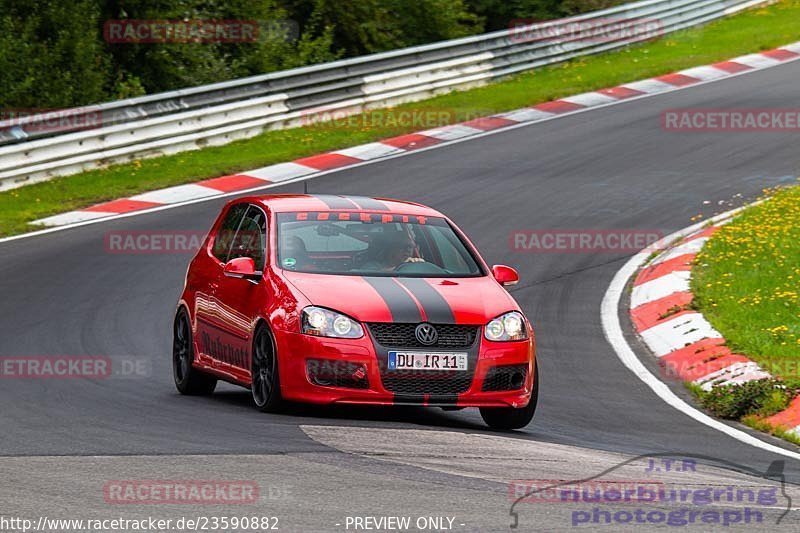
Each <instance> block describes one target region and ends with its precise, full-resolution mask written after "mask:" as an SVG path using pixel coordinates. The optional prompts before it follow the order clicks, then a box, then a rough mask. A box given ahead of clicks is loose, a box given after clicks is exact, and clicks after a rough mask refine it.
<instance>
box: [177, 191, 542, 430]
mask: <svg viewBox="0 0 800 533" xmlns="http://www.w3.org/2000/svg"><path fill="white" fill-rule="evenodd" d="M517 281H518V276H517V273H516V272H515V271H514V270H513V269H512V268H510V267H507V266H502V265H497V266H494V267H492V268H491V269H490V268H489V267H487V265H486V263H484V262H483V260H482V259H481V257H480V256H479V255H478V252H477V251H476V250H475V248H474V247H473V246H472V244H471V243H470V242H469V240H468V239H467V238H466V236H465V235H464V234H463V233H462V232H461V231H460V230H459V229H458V228H457V227H456V226H455V225H454V224H453V223H452V222H451V221H450V220H448V219H447V217H445V216H444V215H442V214H441V213H439V212H437V211H435V210H433V209H431V208H429V207H425V206H422V205H420V204H415V203H410V202H401V201H396V200H387V199H375V198H365V197H354V196H333V195H271V196H254V197H248V198H240V199H236V200H233V201H231V202H229V203H228V204H227V205H226V206H225V208H224V209H223V210H222V213H221V214H220V215H219V218H218V219H217V221H216V222H215V223H214V226H213V228H212V229H211V231H210V233H209V235H208V237H207V238H206V240H205V242H204V244H203V246H202V247H201V248H200V251H199V252H198V253H197V255H196V256H195V257H194V258H193V259H192V262H191V264H190V266H189V271H188V273H187V275H186V284H185V288H184V291H183V294H182V296H181V299H180V301H179V302H178V308H177V314H176V317H175V323H174V343H173V370H174V377H175V384H176V386H177V387H178V390H179V391H180V392H181V393H184V394H210V393H212V392H213V391H214V388H215V386H216V383H217V380H219V379H222V380H225V381H228V382H231V383H235V384H237V385H241V386H243V387H247V388H249V389H250V390H251V392H252V395H253V401H254V402H255V405H256V406H257V407H258V408H259V409H261V410H262V411H272V410H275V409H277V408H278V407H279V405H280V404H281V402H282V401H283V400H293V401H301V402H312V403H322V404H330V403H349V404H375V405H398V404H405V405H408V404H414V405H426V406H439V407H443V408H447V409H459V408H464V407H479V408H480V412H481V415H482V417H483V419H484V420H485V421H486V423H487V424H488V425H489V426H491V427H493V428H498V429H514V428H521V427H524V426H526V425H527V424H528V423H529V422H530V421H531V419H532V418H533V414H534V411H535V410H536V401H537V391H538V378H537V371H536V357H535V344H534V337H533V329H532V328H531V325H530V323H529V322H528V320H527V319H526V318H525V316H524V315H523V314H522V312H521V311H520V308H519V306H518V305H517V303H516V302H515V301H514V299H513V298H512V297H511V296H510V295H509V294H508V292H507V291H506V290H505V289H504V288H503V286H504V285H513V284H514V283H516V282H517Z"/></svg>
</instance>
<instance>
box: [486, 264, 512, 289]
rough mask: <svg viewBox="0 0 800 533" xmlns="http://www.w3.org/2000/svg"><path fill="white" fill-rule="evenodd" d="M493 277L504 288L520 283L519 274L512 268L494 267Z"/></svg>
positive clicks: (504, 266)
mask: <svg viewBox="0 0 800 533" xmlns="http://www.w3.org/2000/svg"><path fill="white" fill-rule="evenodd" d="M492 275H493V276H494V279H496V280H497V281H498V282H499V283H500V285H502V286H503V287H508V286H510V285H516V284H517V283H519V274H517V271H516V270H514V269H513V268H511V267H510V266H506V265H494V266H493V267H492Z"/></svg>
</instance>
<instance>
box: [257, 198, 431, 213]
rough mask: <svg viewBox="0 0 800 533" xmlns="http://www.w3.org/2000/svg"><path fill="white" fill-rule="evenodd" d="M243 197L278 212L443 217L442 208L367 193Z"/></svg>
mask: <svg viewBox="0 0 800 533" xmlns="http://www.w3.org/2000/svg"><path fill="white" fill-rule="evenodd" d="M242 200H249V201H251V202H260V203H262V204H263V205H264V206H265V207H267V208H268V209H270V210H271V211H274V212H276V213H293V212H325V211H355V212H361V211H369V212H375V213H381V212H383V213H396V214H404V215H423V216H432V217H443V216H444V215H442V214H441V213H440V212H439V211H436V210H435V209H431V208H430V207H427V206H424V205H422V204H418V203H415V202H406V201H403V200H392V199H390V198H371V197H367V196H349V195H348V196H344V195H338V194H267V195H261V196H254V197H250V198H246V199H242Z"/></svg>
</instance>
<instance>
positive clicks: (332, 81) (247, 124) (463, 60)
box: [0, 0, 768, 190]
mask: <svg viewBox="0 0 800 533" xmlns="http://www.w3.org/2000/svg"><path fill="white" fill-rule="evenodd" d="M766 3H768V1H765V0H724V1H720V0H646V1H643V2H636V3H631V4H624V5H622V6H618V7H615V8H611V9H605V10H601V11H595V12H592V13H587V14H585V15H581V16H577V17H573V18H569V19H561V20H556V21H549V22H544V23H538V24H532V25H521V26H519V27H515V28H512V29H509V30H502V31H498V32H493V33H488V34H483V35H477V36H472V37H466V38H462V39H456V40H452V41H444V42H439V43H434V44H429V45H425V46H418V47H413V48H405V49H401V50H394V51H391V52H385V53H380V54H373V55H368V56H362V57H357V58H353V59H347V60H342V61H335V62H331V63H325V64H321V65H313V66H309V67H303V68H297V69H292V70H286V71H281V72H274V73H270V74H265V75H261V76H255V77H250V78H243V79H238V80H232V81H227V82H223V83H216V84H212V85H205V86H201V87H194V88H190V89H184V90H180V91H173V92H168V93H160V94H154V95H149V96H144V97H141V98H132V99H127V100H119V101H116V102H109V103H105V104H100V105H96V106H88V107H85V108H78V109H73V110H69V113H67V115H69V114H70V113H71V114H73V115H78V116H80V115H81V114H84V115H89V114H91V116H93V117H95V121H96V122H97V123H98V124H100V127H87V125H86V124H75V125H74V127H70V125H69V124H67V125H66V126H63V127H58V128H53V129H52V130H48V128H46V127H42V126H41V123H42V120H45V119H46V117H42V116H41V115H39V116H31V117H26V118H24V119H20V120H19V121H4V122H0V190H6V189H12V188H15V187H19V186H22V185H26V184H29V183H34V182H37V181H45V180H48V179H51V178H53V177H55V176H61V175H67V174H72V173H76V172H81V171H84V170H88V169H92V168H97V167H100V166H104V165H108V164H111V163H116V162H124V161H128V160H132V159H136V158H142V157H150V156H155V155H162V154H171V153H176V152H180V151H184V150H192V149H198V148H202V147H204V146H210V145H220V144H225V143H228V142H231V141H234V140H237V139H243V138H247V137H252V136H255V135H258V134H259V133H261V132H263V131H265V130H268V129H276V128H284V127H292V126H295V125H298V124H299V123H301V122H302V121H304V120H308V121H313V117H315V116H324V115H326V114H329V113H332V112H333V113H336V114H337V115H344V114H350V113H358V112H361V111H364V110H367V109H372V108H378V107H387V106H391V105H397V104H400V103H405V102H410V101H415V100H419V99H422V98H427V97H430V96H433V95H437V94H442V93H445V92H449V91H452V90H456V89H464V88H468V87H472V86H476V85H481V84H484V83H487V82H488V81H490V80H492V79H495V78H499V77H503V76H508V75H510V74H514V73H517V72H521V71H524V70H530V69H533V68H537V67H541V66H545V65H550V64H554V63H559V62H563V61H567V60H569V59H572V58H575V57H578V56H582V55H589V54H596V53H600V52H604V51H607V50H613V49H615V48H620V47H623V46H627V45H629V44H632V43H637V42H641V41H646V40H649V39H652V38H654V37H656V36H659V35H663V34H666V33H670V32H674V31H678V30H681V29H684V28H688V27H691V26H695V25H699V24H703V23H705V22H709V21H712V20H715V19H718V18H721V17H724V16H726V15H729V14H732V13H735V12H738V11H741V10H743V9H746V8H749V7H752V6H755V5H759V4H766ZM76 122H79V121H76Z"/></svg>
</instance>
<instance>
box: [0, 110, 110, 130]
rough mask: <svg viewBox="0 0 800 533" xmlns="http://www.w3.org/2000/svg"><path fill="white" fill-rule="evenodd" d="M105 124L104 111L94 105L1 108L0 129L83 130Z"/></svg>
mask: <svg viewBox="0 0 800 533" xmlns="http://www.w3.org/2000/svg"><path fill="white" fill-rule="evenodd" d="M102 125H103V113H102V112H101V111H100V110H99V109H97V108H94V107H81V108H74V109H43V108H13V109H12V108H9V109H2V110H0V130H6V129H11V128H20V129H22V130H24V131H25V132H26V133H29V134H30V133H59V132H62V131H82V130H91V129H95V128H99V127H101V126H102Z"/></svg>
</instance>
